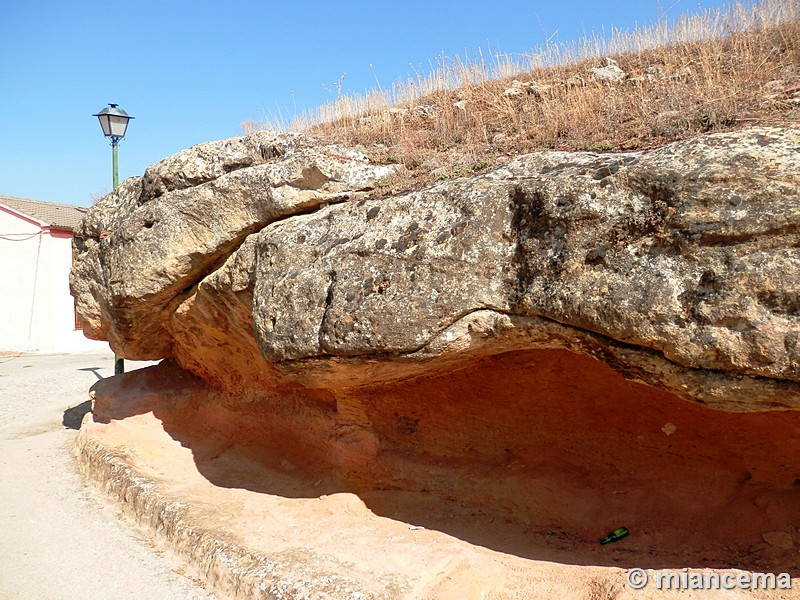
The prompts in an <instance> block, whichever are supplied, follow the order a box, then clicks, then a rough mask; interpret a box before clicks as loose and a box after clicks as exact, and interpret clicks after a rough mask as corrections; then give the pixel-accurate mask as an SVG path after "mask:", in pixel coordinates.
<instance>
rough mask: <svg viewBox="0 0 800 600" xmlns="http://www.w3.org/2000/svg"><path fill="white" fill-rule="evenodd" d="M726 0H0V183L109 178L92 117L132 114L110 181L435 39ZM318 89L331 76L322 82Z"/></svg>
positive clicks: (536, 36) (639, 18) (648, 14)
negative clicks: (114, 106)
mask: <svg viewBox="0 0 800 600" xmlns="http://www.w3.org/2000/svg"><path fill="white" fill-rule="evenodd" d="M727 4H729V2H726V1H723V0H700V1H698V0H691V1H690V0H663V1H662V2H659V1H658V0H616V1H615V2H597V1H596V0H558V1H554V0H546V1H545V0H530V1H527V2H525V1H521V0H481V1H472V0H460V1H459V2H457V3H456V2H452V3H450V2H435V1H433V0H427V1H425V2H422V1H418V0H405V1H403V2H397V1H393V2H376V1H374V0H373V1H372V2H354V1H340V2H336V1H329V2H321V1H313V2H306V1H302V0H294V1H290V2H267V1H261V2H258V1H255V0H250V1H244V0H227V1H225V2H221V1H219V2H212V1H209V0H192V1H189V0H157V1H150V0H143V1H138V2H124V1H120V0H118V1H116V2H107V1H105V2H99V1H96V0H58V1H56V0H2V2H0V195H10V196H19V197H23V198H34V199H39V200H49V201H53V202H64V203H68V204H77V205H89V204H90V203H91V200H92V197H96V196H99V195H102V194H104V193H107V192H108V191H110V189H111V147H110V145H109V143H108V142H107V140H106V139H105V138H103V136H102V132H101V130H100V126H99V124H98V122H97V119H96V118H94V117H92V114H93V113H96V112H97V111H99V110H100V109H102V108H103V107H104V106H106V105H107V104H108V103H110V102H114V103H118V104H119V105H120V107H121V108H124V109H125V110H126V111H127V112H128V113H129V114H131V115H133V116H134V117H135V120H134V121H132V122H131V125H130V127H129V128H128V134H127V137H126V138H125V139H124V140H123V141H122V142H121V143H120V150H119V155H120V169H119V174H120V180H122V179H125V178H127V177H131V176H134V175H141V174H142V172H143V171H144V169H145V168H146V167H147V166H148V165H150V164H152V163H154V162H157V161H158V160H160V159H162V158H164V157H166V156H169V155H170V154H174V153H175V152H178V151H179V150H182V149H184V148H188V147H189V146H192V145H194V144H198V143H201V142H205V141H210V140H217V139H224V138H228V137H233V136H236V135H241V133H242V129H241V123H242V122H243V121H246V120H248V119H252V120H260V119H262V118H264V116H267V115H270V114H278V113H280V114H281V115H283V116H284V117H291V116H292V114H293V113H294V111H295V110H297V111H302V110H304V109H307V108H313V107H314V106H317V105H319V104H321V103H323V102H326V101H330V100H332V99H333V98H334V93H335V92H332V91H328V90H334V89H335V88H334V85H333V84H334V82H335V81H337V80H338V79H339V77H340V76H341V75H342V74H343V73H347V77H346V79H345V81H344V85H343V91H345V92H349V93H361V92H363V91H365V90H367V89H371V88H374V87H375V85H376V79H377V81H379V82H380V84H381V85H382V86H383V87H389V86H390V85H391V84H392V83H393V82H395V81H398V80H401V79H406V78H408V77H410V76H412V75H413V72H414V69H423V70H424V69H426V68H427V65H429V63H430V61H435V60H436V58H437V57H438V56H440V55H441V54H442V53H444V54H445V55H448V56H452V55H455V54H458V55H461V56H463V55H464V54H465V53H470V54H471V55H472V54H474V53H475V52H476V51H477V50H478V49H482V50H483V51H484V53H486V52H487V51H498V50H499V51H502V52H505V53H511V54H515V53H526V52H530V51H531V50H533V49H534V48H536V47H537V46H540V45H542V44H543V43H544V42H545V41H546V40H547V39H548V38H550V37H551V36H553V34H556V37H557V39H558V40H559V41H561V42H567V41H570V40H573V39H576V38H579V37H581V36H583V35H585V34H590V33H592V32H593V31H594V32H597V31H600V30H601V29H602V28H605V30H608V29H609V28H610V27H611V26H616V27H620V28H630V27H633V26H634V24H635V23H639V24H649V23H652V22H654V21H656V20H657V19H658V18H659V17H660V16H664V15H666V16H667V17H670V18H674V17H678V16H679V15H680V14H682V13H686V12H697V11H699V10H702V9H707V8H717V7H720V6H725V5H727ZM326 87H327V88H328V90H326V89H325V88H326Z"/></svg>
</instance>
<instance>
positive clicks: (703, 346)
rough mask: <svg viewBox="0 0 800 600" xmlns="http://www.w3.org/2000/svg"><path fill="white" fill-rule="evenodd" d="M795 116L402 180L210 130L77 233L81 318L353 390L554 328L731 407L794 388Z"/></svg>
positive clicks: (553, 338) (123, 347)
mask: <svg viewBox="0 0 800 600" xmlns="http://www.w3.org/2000/svg"><path fill="white" fill-rule="evenodd" d="M798 143H800V132H799V131H798V130H795V129H788V130H787V129H770V128H758V129H750V130H746V131H741V132H735V133H726V134H716V135H709V136H706V137H701V138H696V139H692V140H688V141H684V142H679V143H676V144H672V145H669V146H666V147H663V148H660V149H657V150H653V151H650V152H643V153H626V154H616V155H599V154H593V153H564V152H542V153H538V154H533V155H528V156H522V157H519V158H517V159H515V160H513V161H511V162H509V163H508V164H507V165H505V166H503V167H501V168H499V169H497V170H495V171H493V172H491V173H488V174H486V175H482V176H475V177H468V178H463V179H457V180H451V181H446V182H444V183H441V184H439V185H437V186H434V187H432V188H428V189H424V190H420V191H415V192H410V193H406V194H401V195H397V196H392V197H383V198H377V197H370V195H369V190H370V189H371V188H373V187H374V186H375V185H377V183H378V182H379V181H380V180H381V178H383V177H386V176H387V174H388V173H389V170H388V168H387V167H381V166H374V165H370V164H368V163H367V162H366V159H365V158H364V157H362V156H360V155H357V154H355V153H352V152H347V151H345V150H342V149H338V148H332V147H315V146H314V145H313V143H312V142H310V141H309V140H307V139H305V138H301V137H298V136H289V135H285V134H284V135H276V134H271V133H263V132H262V133H260V134H257V135H254V136H248V137H245V138H237V139H234V140H228V141H225V142H215V143H213V144H207V145H202V146H199V147H197V148H194V149H190V150H187V151H185V152H183V153H180V154H178V155H176V156H175V157H171V158H169V159H166V160H165V161H163V162H162V163H159V164H158V165H156V166H154V167H151V168H150V169H148V171H147V172H146V173H145V176H144V177H143V178H141V179H134V180H129V181H127V182H125V184H123V186H121V187H120V188H119V189H118V190H117V191H116V192H114V193H113V194H111V195H109V196H107V197H106V198H104V199H103V200H102V201H101V202H100V203H98V205H96V206H95V207H94V208H93V209H92V210H91V211H90V213H89V214H88V215H87V218H86V220H85V222H84V224H83V226H82V227H81V228H80V229H79V230H78V232H77V235H76V239H77V243H76V247H77V249H78V254H77V259H76V264H75V268H74V272H73V278H72V282H73V290H74V293H75V294H76V297H77V300H78V310H79V314H80V315H81V317H82V321H83V324H84V328H85V331H87V334H88V335H91V336H92V337H98V338H104V339H108V340H109V341H110V342H111V344H112V346H113V347H114V348H115V350H116V351H117V352H118V353H120V354H122V355H123V356H127V357H130V358H150V359H154V358H162V357H169V356H175V357H176V358H177V359H178V360H179V362H180V363H181V364H182V365H184V366H185V367H186V368H188V369H190V370H192V371H193V372H195V373H197V374H199V375H201V376H203V377H205V378H207V380H209V381H211V382H213V383H216V384H219V385H222V386H223V387H229V388H230V387H235V386H236V385H239V384H240V383H241V382H242V381H253V382H258V383H257V384H255V383H254V385H256V387H258V386H262V385H267V382H268V381H275V380H276V377H278V375H279V374H283V375H288V376H289V377H290V378H291V379H292V380H294V381H297V382H300V383H301V384H303V385H304V386H306V387H319V388H331V387H333V388H336V387H345V388H346V387H352V386H360V385H365V384H369V383H371V382H373V383H374V382H377V381H387V380H397V379H402V378H405V377H409V376H411V375H414V374H418V373H421V372H426V371H431V370H437V369H442V368H450V365H451V364H452V363H463V362H464V361H468V360H470V359H471V358H474V357H475V356H481V355H485V354H493V353H499V352H506V351H509V350H518V349H531V348H548V347H559V348H568V349H570V350H573V351H577V352H583V353H587V354H590V355H592V356H595V357H596V358H598V359H600V360H602V361H604V362H606V363H607V364H610V365H612V366H613V367H614V368H615V369H617V370H618V371H620V372H622V373H624V374H625V375H626V376H627V377H629V378H631V379H635V380H639V381H644V382H646V383H648V384H650V385H653V386H656V387H660V388H662V389H666V390H668V391H671V392H673V393H676V394H678V395H680V396H682V397H684V398H687V399H691V400H696V401H700V402H703V403H707V404H711V405H713V406H715V407H717V408H724V409H730V410H764V409H770V408H780V407H783V408H796V407H798V406H800V395H799V392H798V385H797V383H798V381H799V380H800V366H799V365H800V350H798V336H799V335H800V330H799V329H798V310H800V308H798V307H799V306H800V304H798V302H799V301H798V298H800V277H799V275H800V257H798V253H797V247H798V243H800V233H798V225H799V224H800V192H799V191H798V190H799V189H800V188H799V186H798V183H799V182H798V179H799V176H798V172H799V171H798V167H800V158H798V152H797V147H798V146H797V145H798Z"/></svg>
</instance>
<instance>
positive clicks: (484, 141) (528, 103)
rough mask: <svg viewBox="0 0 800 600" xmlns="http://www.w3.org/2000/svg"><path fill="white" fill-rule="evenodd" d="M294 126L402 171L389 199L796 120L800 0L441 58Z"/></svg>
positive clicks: (390, 185)
mask: <svg viewBox="0 0 800 600" xmlns="http://www.w3.org/2000/svg"><path fill="white" fill-rule="evenodd" d="M338 91H339V96H338V98H337V100H336V101H335V102H332V103H330V104H327V105H323V106H322V107H320V108H319V109H317V110H316V111H315V112H314V113H312V114H306V115H301V116H300V117H299V118H298V119H295V121H294V122H292V123H288V124H287V123H260V124H252V123H251V124H249V125H248V124H245V130H247V129H248V128H251V129H252V128H265V127H269V128H273V129H276V128H277V129H290V130H302V131H305V132H306V133H308V134H311V135H313V136H314V137H316V138H318V139H320V140H322V141H325V142H333V143H341V144H346V145H349V146H356V147H359V148H360V149H361V150H362V151H364V152H366V153H367V155H368V156H370V158H371V160H373V161H374V162H378V163H397V164H400V165H403V167H404V168H403V169H400V170H399V174H398V175H397V176H396V177H395V178H394V179H392V180H391V181H387V182H385V185H384V186H383V189H382V191H383V192H396V191H399V190H402V189H409V188H412V187H418V186H423V185H428V184H430V183H432V182H434V181H436V180H438V179H445V178H448V177H453V176H459V175H463V174H467V173H471V172H479V171H482V170H485V169H487V168H490V167H493V166H495V165H497V164H500V163H502V162H504V161H506V160H508V158H509V157H511V156H514V155H517V154H521V153H526V152H531V151H535V150H537V149H548V148H550V149H563V150H591V151H598V152H604V151H620V150H636V149H643V148H649V147H654V146H658V145H661V144H664V143H668V142H671V141H675V140H678V139H683V138H686V137H690V136H693V135H697V134H699V133H704V132H709V131H723V130H730V129H734V128H737V127H741V126H744V125H751V124H755V123H769V124H789V123H795V124H796V123H797V122H798V121H799V120H800V3H798V2H797V0H762V1H761V2H759V3H757V4H753V5H750V6H745V5H742V4H739V3H736V4H733V5H731V6H729V7H728V8H726V9H724V10H717V11H707V12H706V13H704V14H702V15H694V16H687V17H683V18H681V19H679V20H678V21H676V22H672V23H669V22H666V21H665V22H662V23H659V24H657V25H655V26H651V27H648V28H641V29H638V30H634V31H630V32H628V31H621V30H614V31H612V32H611V35H609V36H608V37H603V36H595V37H592V38H587V39H584V40H581V41H579V42H577V43H573V44H565V45H548V46H546V47H545V48H543V49H540V50H539V51H537V52H535V53H532V54H531V55H528V56H525V57H522V58H517V59H513V60H512V59H511V58H509V57H507V56H496V57H494V59H493V60H492V61H491V62H489V61H487V60H485V58H484V57H483V56H482V55H481V56H479V57H478V58H477V59H476V60H468V61H464V60H461V59H459V58H458V57H456V58H454V59H448V58H446V57H440V59H439V61H438V62H437V64H436V65H435V66H432V69H431V71H430V73H428V74H425V75H422V74H416V76H415V78H414V79H411V80H409V81H407V82H405V83H401V84H396V85H394V86H392V88H391V89H390V90H383V89H378V90H373V91H372V92H370V93H368V94H365V95H362V96H358V95H348V94H343V93H342V89H341V86H339V88H338Z"/></svg>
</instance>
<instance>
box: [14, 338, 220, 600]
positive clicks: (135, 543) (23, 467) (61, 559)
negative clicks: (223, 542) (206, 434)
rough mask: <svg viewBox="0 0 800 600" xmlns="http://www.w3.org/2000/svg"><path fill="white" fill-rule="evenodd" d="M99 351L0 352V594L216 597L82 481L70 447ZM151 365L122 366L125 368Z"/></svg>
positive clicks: (17, 599) (101, 373) (108, 364)
mask: <svg viewBox="0 0 800 600" xmlns="http://www.w3.org/2000/svg"><path fill="white" fill-rule="evenodd" d="M112 363H113V358H112V355H111V354H110V353H105V354H72V355H47V356H32V355H28V356H13V355H1V354H0V599H2V600H78V599H80V600H85V599H96V600H127V599H136V600H213V599H214V596H213V595H211V594H209V593H207V592H205V591H204V590H202V589H201V588H198V587H197V586H196V585H195V584H194V583H192V581H190V580H189V579H186V578H185V577H182V576H180V575H178V574H176V573H174V572H173V571H171V570H170V569H169V567H168V566H167V565H166V562H165V561H164V560H162V559H161V558H160V557H159V556H157V554H156V553H155V552H154V551H153V550H152V549H151V547H150V546H148V544H147V543H146V541H144V540H142V539H141V538H139V537H137V535H136V534H135V533H134V532H133V530H132V529H131V528H129V526H128V525H127V524H126V523H124V522H121V521H119V520H118V519H117V518H116V514H115V511H114V509H113V508H111V507H109V506H107V505H104V504H103V503H102V501H101V499H100V496H99V494H98V493H97V492H96V491H94V490H93V489H90V488H87V487H86V486H85V485H84V483H83V481H82V479H81V477H80V476H79V475H78V473H77V471H76V469H75V465H74V460H73V458H72V455H71V453H70V446H71V444H72V442H73V440H74V439H75V435H76V433H77V431H76V430H77V427H78V426H79V425H80V420H81V418H82V416H83V414H84V413H85V412H86V411H87V410H88V402H87V399H88V390H89V387H91V385H92V384H93V383H94V382H95V381H97V380H98V379H99V378H102V377H110V376H111V375H112V373H113V364H112ZM146 364H148V363H128V365H127V367H128V370H131V369H133V368H140V367H142V366H145V365H146Z"/></svg>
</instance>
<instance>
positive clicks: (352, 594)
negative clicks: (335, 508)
mask: <svg viewBox="0 0 800 600" xmlns="http://www.w3.org/2000/svg"><path fill="white" fill-rule="evenodd" d="M86 419H87V420H89V421H91V414H89V415H87V417H86ZM86 424H87V421H84V426H83V427H82V428H81V432H80V434H79V435H78V438H77V440H76V445H75V454H76V457H77V463H78V469H79V471H80V473H81V475H82V476H83V477H84V478H85V479H86V481H88V482H90V483H92V484H93V485H95V486H96V487H98V488H99V489H100V490H102V492H103V493H104V494H105V495H106V496H107V497H109V498H110V499H111V500H112V501H114V502H115V503H116V505H117V506H118V507H119V508H120V509H121V510H122V512H123V514H124V515H125V516H126V517H127V518H129V519H131V520H133V521H134V523H135V524H136V525H137V526H138V527H139V528H141V529H143V530H144V531H145V533H146V534H147V535H148V537H151V538H155V539H153V541H154V542H156V543H157V544H158V545H159V546H161V547H162V549H163V550H165V551H166V552H168V553H170V554H172V555H173V556H176V557H177V558H178V559H179V560H180V561H181V562H182V563H184V564H185V565H186V566H187V567H188V569H189V570H190V571H191V572H192V574H193V575H195V576H197V577H199V578H201V579H202V580H203V581H205V582H206V584H207V585H208V587H209V588H213V591H214V592H215V593H217V594H218V595H220V596H221V597H223V598H230V599H232V600H238V599H240V598H241V599H245V598H247V599H250V600H252V599H256V598H258V599H262V598H263V599H275V600H293V599H295V598H296V599H300V598H304V599H307V598H319V599H331V600H342V599H346V600H371V599H377V598H379V597H382V598H383V597H385V596H378V595H376V594H374V593H372V592H370V591H367V590H365V589H364V588H363V586H362V585H361V584H360V582H358V581H357V580H356V579H353V578H350V577H347V576H342V575H337V574H335V573H331V572H326V571H325V570H324V569H323V568H316V567H315V566H314V560H313V559H314V556H313V554H311V553H309V554H305V555H304V556H298V554H297V553H296V552H285V553H279V554H278V555H277V556H276V557H275V558H269V557H267V556H264V555H263V554H260V553H255V552H252V551H250V550H248V549H246V548H245V547H243V546H242V545H240V544H239V543H237V542H236V541H235V540H232V539H230V536H229V535H228V534H226V533H225V532H223V531H220V530H215V529H212V528H208V527H206V526H204V525H203V524H202V523H200V522H199V520H198V519H197V518H196V516H195V515H193V514H192V512H191V510H189V508H188V507H187V505H186V504H183V503H181V502H180V501H178V500H176V499H175V498H172V497H170V495H169V493H168V492H166V490H165V489H164V486H163V485H162V483H160V482H158V481H156V480H154V479H152V478H149V477H147V476H144V475H142V474H141V473H139V472H137V470H136V469H135V468H134V467H132V466H131V464H132V463H133V460H132V458H131V456H130V455H129V454H127V453H126V452H124V451H120V450H119V449H116V448H110V447H107V446H106V445H105V444H104V443H103V442H102V441H100V440H97V439H94V438H93V436H92V435H91V433H90V431H91V429H90V428H87V427H86Z"/></svg>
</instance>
